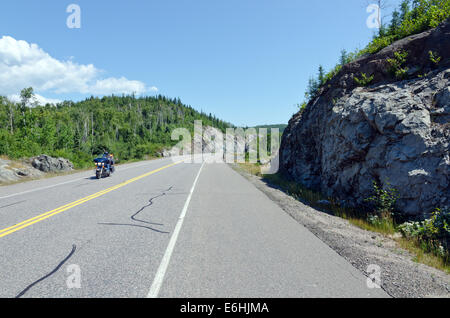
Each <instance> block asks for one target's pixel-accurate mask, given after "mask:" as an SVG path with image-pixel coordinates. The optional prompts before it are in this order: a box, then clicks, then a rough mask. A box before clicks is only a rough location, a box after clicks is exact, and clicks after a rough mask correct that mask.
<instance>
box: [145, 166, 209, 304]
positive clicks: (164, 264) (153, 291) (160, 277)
mask: <svg viewBox="0 0 450 318" xmlns="http://www.w3.org/2000/svg"><path fill="white" fill-rule="evenodd" d="M204 165H205V162H203V163H202V165H201V167H200V170H199V171H198V173H197V177H196V178H195V180H194V184H193V185H192V188H191V192H189V195H188V197H187V199H186V202H185V204H184V207H183V210H182V211H181V214H180V217H179V218H178V222H177V225H176V226H175V230H174V231H173V233H172V237H171V238H170V241H169V244H168V245H167V248H166V252H165V253H164V256H163V258H162V260H161V264H159V267H158V271H157V272H156V275H155V278H154V279H153V283H152V286H151V287H150V291H149V292H148V294H147V298H157V297H158V294H159V290H160V289H161V286H162V283H163V281H164V277H165V275H166V271H167V268H168V267H169V262H170V258H171V257H172V253H173V250H174V248H175V244H176V243H177V240H178V235H179V234H180V230H181V227H182V226H183V222H184V217H185V216H186V212H187V209H188V207H189V203H190V202H191V198H192V194H193V193H194V190H195V186H196V185H197V181H198V179H199V177H200V173H201V172H202V169H203V166H204Z"/></svg>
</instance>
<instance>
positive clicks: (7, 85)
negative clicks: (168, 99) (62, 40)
mask: <svg viewBox="0 0 450 318" xmlns="http://www.w3.org/2000/svg"><path fill="white" fill-rule="evenodd" d="M101 73H102V71H101V70H99V69H97V68H96V67H95V66H94V65H93V64H88V65H85V64H78V63H75V62H73V61H72V59H70V60H68V61H60V60H58V59H55V58H53V57H51V56H50V55H49V54H48V53H46V52H45V51H44V50H42V49H41V48H40V47H39V46H38V45H36V44H29V43H28V42H26V41H18V40H16V39H14V38H12V37H10V36H3V37H2V38H0V95H13V94H17V93H18V92H20V90H21V89H22V88H24V87H29V86H31V87H33V88H34V90H35V91H37V92H51V93H56V94H70V93H79V94H92V95H109V94H131V93H136V94H144V93H146V92H149V91H153V92H154V91H157V90H158V89H157V88H156V87H147V86H146V85H145V84H144V83H142V82H140V81H133V80H128V79H126V78H125V77H121V78H114V77H110V78H101V77H100V75H101ZM40 97H41V98H44V97H42V96H40Z"/></svg>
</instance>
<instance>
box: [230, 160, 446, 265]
mask: <svg viewBox="0 0 450 318" xmlns="http://www.w3.org/2000/svg"><path fill="white" fill-rule="evenodd" d="M239 167H240V168H241V169H243V170H244V171H246V172H247V173H250V174H252V175H256V176H259V177H261V178H262V179H263V181H264V182H266V183H268V184H271V185H275V186H277V187H279V188H280V189H281V190H283V191H284V192H285V193H286V194H288V195H290V196H292V197H293V198H295V199H297V200H299V201H301V202H303V203H304V204H306V205H308V206H311V207H313V208H315V209H318V210H320V211H325V212H326V213H330V214H332V215H334V216H337V217H341V218H344V219H346V220H348V221H349V222H350V223H351V224H353V225H355V226H357V227H359V228H362V229H364V230H367V231H372V232H377V233H381V234H383V235H385V236H387V237H390V238H392V239H393V240H395V241H396V242H397V243H398V244H399V246H400V247H401V248H403V249H405V250H407V251H409V252H410V253H411V254H412V255H413V257H414V258H413V260H414V261H416V262H419V263H423V264H426V265H428V266H432V267H435V268H437V269H440V270H443V271H445V272H446V273H448V274H450V257H449V256H450V251H449V242H450V210H448V209H447V210H439V209H436V211H435V212H434V213H433V215H432V216H431V218H430V219H426V220H423V221H417V222H403V221H402V218H401V217H400V215H397V214H396V213H395V212H396V211H395V203H396V200H397V198H398V195H397V190H396V189H394V188H392V187H390V186H389V185H387V187H385V188H382V187H380V186H378V185H377V184H376V183H374V187H373V195H372V196H371V197H369V198H367V199H366V200H365V201H366V202H367V205H365V206H364V207H361V208H350V207H346V206H344V205H342V204H341V202H340V201H339V200H336V199H335V198H328V197H326V196H324V195H323V194H321V193H319V192H317V191H313V190H310V189H307V188H306V187H304V186H302V185H301V184H299V183H296V182H293V181H289V180H286V179H285V178H284V177H283V176H282V175H281V174H279V173H278V174H274V175H261V173H260V165H259V164H250V163H242V164H239Z"/></svg>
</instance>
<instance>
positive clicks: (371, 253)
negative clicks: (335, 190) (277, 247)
mask: <svg viewBox="0 0 450 318" xmlns="http://www.w3.org/2000/svg"><path fill="white" fill-rule="evenodd" d="M232 167H233V168H234V169H235V170H236V171H238V172H239V173H240V174H241V175H243V176H244V177H245V178H247V179H248V180H249V181H250V182H251V183H252V184H253V185H254V186H255V187H256V188H258V189H259V190H260V191H262V192H263V193H265V194H266V195H267V196H268V197H269V198H270V199H271V200H272V201H274V202H275V203H277V204H278V205H279V206H280V207H281V208H282V209H283V210H284V211H285V212H286V213H287V214H289V215H290V216H291V217H292V218H294V219H295V220H296V221H297V222H299V223H301V224H302V225H304V226H305V227H306V228H307V229H309V230H310V231H311V232H312V233H313V234H314V235H316V236H317V237H318V238H319V239H321V240H322V241H323V242H324V243H326V244H327V245H328V246H330V247H331V248H332V249H333V250H335V251H336V252H337V253H338V254H339V255H341V256H342V257H344V258H345V259H346V260H347V261H349V262H350V263H351V264H352V265H353V266H354V267H355V268H357V269H358V270H360V271H361V272H362V273H364V274H365V275H367V273H366V270H367V267H368V266H369V265H370V264H375V265H378V266H380V267H381V270H382V273H381V280H382V282H381V285H382V286H381V287H382V288H383V290H385V291H386V292H387V293H388V294H389V295H390V296H392V297H396V298H423V297H450V275H448V274H446V273H444V272H442V271H440V270H437V269H434V268H432V267H429V266H426V265H424V264H420V263H416V262H414V261H413V260H412V259H413V256H412V255H411V254H410V253H409V252H408V251H406V250H404V249H402V248H400V247H399V246H398V244H397V243H396V242H395V241H394V240H393V239H391V238H388V237H386V236H384V235H381V234H379V233H375V232H370V231H366V230H363V229H361V228H358V227H356V226H354V225H352V224H350V223H349V222H348V221H347V220H345V219H342V218H339V217H336V216H332V215H329V214H326V213H324V212H321V211H318V210H316V209H314V208H311V207H309V206H307V205H305V204H303V203H302V202H300V201H298V200H296V199H294V198H293V197H291V196H289V195H287V194H286V193H285V192H283V191H282V190H281V189H279V187H277V186H276V185H269V184H267V183H266V182H265V181H263V180H262V178H261V177H258V176H254V175H251V174H249V173H248V172H246V171H244V170H242V169H241V168H240V167H238V166H237V165H233V166H232Z"/></svg>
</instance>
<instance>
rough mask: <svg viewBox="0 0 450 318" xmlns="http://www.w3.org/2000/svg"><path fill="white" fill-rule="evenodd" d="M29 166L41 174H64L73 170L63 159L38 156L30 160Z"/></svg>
mask: <svg viewBox="0 0 450 318" xmlns="http://www.w3.org/2000/svg"><path fill="white" fill-rule="evenodd" d="M31 165H32V166H33V167H34V168H36V169H38V170H40V171H43V172H64V171H71V170H73V164H72V163H71V162H70V161H69V160H67V159H64V158H52V157H50V156H48V155H40V156H37V157H34V158H32V159H31Z"/></svg>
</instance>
